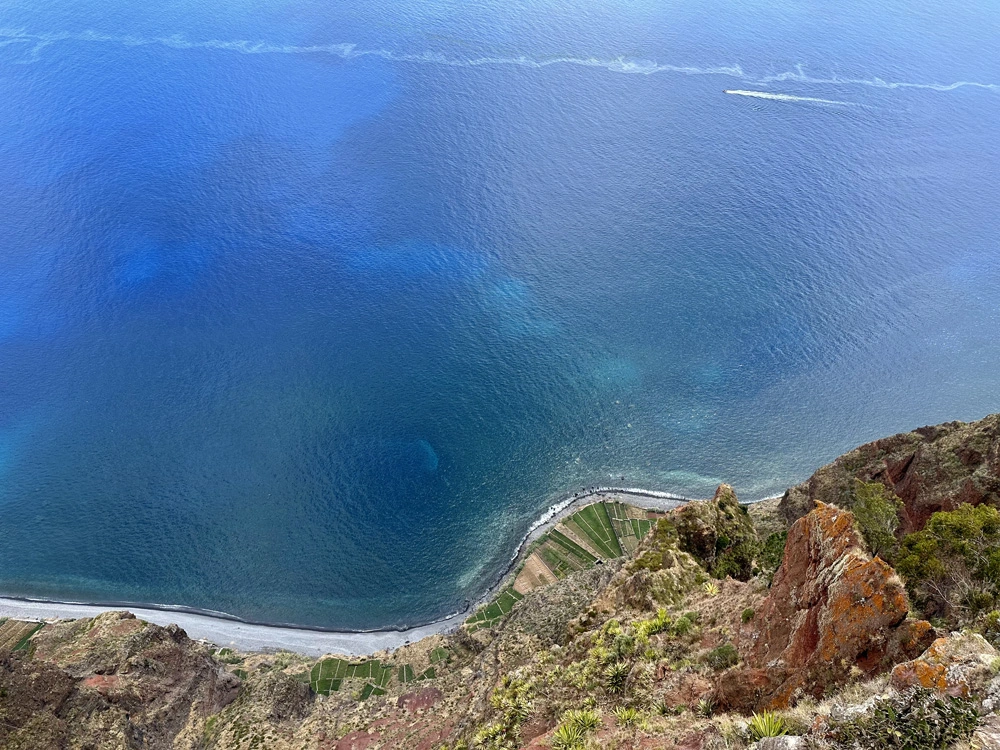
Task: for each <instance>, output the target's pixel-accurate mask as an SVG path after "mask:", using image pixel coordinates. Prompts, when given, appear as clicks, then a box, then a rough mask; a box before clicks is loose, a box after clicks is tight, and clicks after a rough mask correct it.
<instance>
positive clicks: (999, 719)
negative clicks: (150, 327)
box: [969, 714, 1000, 750]
mask: <svg viewBox="0 0 1000 750" xmlns="http://www.w3.org/2000/svg"><path fill="white" fill-rule="evenodd" d="M969 748H970V750H1000V716H997V715H996V714H991V715H990V716H987V717H986V718H985V719H984V720H983V723H982V724H981V725H980V726H979V728H978V729H976V731H975V732H974V733H973V735H972V739H971V740H969Z"/></svg>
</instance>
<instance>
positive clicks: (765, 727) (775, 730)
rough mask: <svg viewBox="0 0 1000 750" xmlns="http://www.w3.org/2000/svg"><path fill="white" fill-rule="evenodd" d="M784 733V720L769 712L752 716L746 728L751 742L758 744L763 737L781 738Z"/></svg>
mask: <svg viewBox="0 0 1000 750" xmlns="http://www.w3.org/2000/svg"><path fill="white" fill-rule="evenodd" d="M786 731H787V730H786V729H785V720H784V719H782V718H781V717H780V716H778V715H777V714H776V713H773V712H771V711H764V712H763V713H759V714H754V715H753V716H751V717H750V723H749V725H748V726H747V733H748V734H749V735H750V741H751V742H758V741H759V740H762V739H764V738H765V737H781V736H782V735H784V734H785V732H786Z"/></svg>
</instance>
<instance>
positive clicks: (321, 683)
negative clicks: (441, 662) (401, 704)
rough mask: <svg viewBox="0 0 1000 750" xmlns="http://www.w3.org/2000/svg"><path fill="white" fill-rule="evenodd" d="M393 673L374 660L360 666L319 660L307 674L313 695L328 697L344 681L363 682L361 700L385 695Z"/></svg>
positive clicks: (392, 670)
mask: <svg viewBox="0 0 1000 750" xmlns="http://www.w3.org/2000/svg"><path fill="white" fill-rule="evenodd" d="M395 671H396V670H395V669H393V668H392V667H391V666H388V665H386V664H382V663H380V662H378V661H376V660H374V659H370V660H368V661H363V662H361V663H360V664H352V663H350V662H348V661H345V660H343V659H321V660H320V661H318V662H316V664H315V665H313V668H312V670H310V672H309V687H311V688H312V689H313V692H315V693H318V694H320V695H329V694H330V693H332V692H335V691H337V690H340V688H341V686H342V685H343V684H344V680H364V681H365V686H364V687H363V688H362V690H361V695H362V697H363V698H368V697H370V696H372V695H385V687H386V686H387V685H388V684H389V680H391V679H392V676H393V674H394V673H395ZM411 671H412V670H411ZM366 693H367V694H366Z"/></svg>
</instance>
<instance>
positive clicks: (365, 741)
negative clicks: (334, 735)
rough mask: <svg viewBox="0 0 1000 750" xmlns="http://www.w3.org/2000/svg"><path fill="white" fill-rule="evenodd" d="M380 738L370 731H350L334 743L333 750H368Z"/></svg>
mask: <svg viewBox="0 0 1000 750" xmlns="http://www.w3.org/2000/svg"><path fill="white" fill-rule="evenodd" d="M380 739H381V738H380V737H379V736H378V735H377V734H371V733H370V732H351V733H349V734H345V735H344V736H343V737H341V738H340V741H339V742H337V744H336V745H334V746H333V747H334V750H368V748H370V747H372V746H374V745H375V743H377V742H378V741H379V740H380Z"/></svg>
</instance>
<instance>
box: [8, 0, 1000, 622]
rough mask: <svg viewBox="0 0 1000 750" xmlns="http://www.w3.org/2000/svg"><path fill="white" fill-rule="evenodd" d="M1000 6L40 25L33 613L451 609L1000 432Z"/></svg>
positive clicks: (13, 139) (18, 453) (28, 81)
mask: <svg viewBox="0 0 1000 750" xmlns="http://www.w3.org/2000/svg"><path fill="white" fill-rule="evenodd" d="M998 19H1000V14H998V12H997V10H996V8H995V7H993V5H992V4H990V3H987V2H979V3H969V4H966V5H964V6H963V7H961V8H947V9H942V8H941V7H939V6H932V5H930V4H924V5H920V4H919V3H918V4H917V5H913V4H912V3H907V4H902V3H889V4H882V5H880V6H878V7H874V6H870V5H868V4H861V3H847V4H842V5H840V6H838V7H837V8H836V9H831V8H829V7H827V6H826V5H823V4H818V3H811V2H807V3H795V4H791V3H783V2H760V1H757V2H722V1H719V2H702V3H697V4H687V5H685V6H683V7H668V6H665V5H664V4H662V3H653V2H645V1H641V2H628V3H626V2H619V1H618V0H614V1H613V2H608V3H602V4H600V5H597V4H594V5H574V6H570V5H567V4H564V3H556V2H537V1H533V2H514V3H509V2H507V3H480V4H476V5H475V6H474V7H470V6H469V4H462V3H445V2H439V1H436V0H435V1H433V2H432V1H430V0H424V1H422V2H402V3H393V4H392V5H391V6H389V5H388V4H385V3H374V2H362V3H355V4H351V5H347V4H341V3H333V4H331V3H314V2H309V1H305V0H282V1H280V2H279V1H277V0H275V1H273V2H257V3H239V2H221V3H215V4H211V5H207V4H201V3H193V2H189V1H188V0H180V1H179V2H176V3H172V4H169V5H167V6H164V5H162V4H154V3H137V2H129V3H124V2H102V3H96V2H93V0H73V1H64V2H56V3H45V4H42V3H40V2H37V1H36V0H16V1H15V2H13V3H8V4H6V5H5V6H4V8H3V9H0V97H2V101H4V103H5V105H4V107H3V108H2V109H0V196H2V198H3V200H2V201H0V228H2V230H3V235H2V236H3V242H2V243H0V270H2V275H0V382H2V384H3V385H2V388H0V523H2V537H0V592H3V593H8V594H19V595H32V596H47V597H52V598H60V599H77V600H80V599H83V600H93V601H130V602H147V603H163V604H179V605H186V606H189V607H194V608H203V609H212V610H222V611H225V612H229V613H232V614H235V615H238V616H241V617H245V618H249V619H254V620H261V621H270V622H291V623H298V624H305V625H312V626H321V627H339V628H370V627H378V626H386V625H400V624H406V623H409V624H413V623H415V622H422V621H427V620H430V619H433V618H435V617H438V616H440V615H442V614H445V613H448V612H451V611H454V610H455V609H457V608H460V607H461V606H463V604H464V603H465V602H466V601H467V600H469V599H472V598H475V596H476V595H477V594H478V593H480V592H481V591H482V590H483V589H484V587H485V586H486V585H487V584H488V583H489V582H490V581H491V580H492V577H493V576H494V575H495V574H496V571H497V570H499V569H500V568H501V567H502V566H503V564H504V563H505V562H506V560H507V559H508V558H509V556H510V554H511V552H512V550H513V549H514V547H515V545H516V544H517V542H518V540H519V539H520V538H521V536H522V535H523V533H524V531H525V530H526V529H527V528H528V526H529V525H530V524H531V522H532V521H533V520H534V519H535V518H536V517H537V516H538V515H539V514H540V513H541V512H542V511H543V510H544V509H545V508H546V507H547V506H548V505H549V504H550V503H551V502H552V501H553V499H554V498H558V497H562V496H565V495H566V494H568V493H572V492H573V491H575V490H578V489H579V488H580V487H583V486H591V485H608V484H611V485H622V484H624V485H626V486H644V487H649V488H653V489H658V490H663V491H669V492H674V493H678V494H682V495H686V496H702V495H706V494H709V493H710V492H711V491H712V490H713V489H714V487H715V485H716V484H717V483H718V482H720V481H727V482H730V483H732V484H734V485H735V486H736V488H737V491H738V492H739V493H740V496H741V497H742V498H744V499H756V498H761V497H764V496H767V495H770V494H774V493H777V492H780V491H782V490H783V489H784V488H785V487H786V486H788V485H790V484H792V483H794V482H796V481H799V480H801V479H802V478H804V477H806V476H808V475H809V474H810V473H811V472H812V471H813V470H814V469H815V468H816V467H817V466H818V465H820V464H822V463H824V462H825V461H827V460H830V459H832V458H833V457H835V456H836V455H838V454H839V453H841V452H843V451H844V450H846V449H849V448H850V447H852V446H853V445H855V444H858V443H860V442H863V441H866V440H869V439H873V438H875V437H878V436H880V435H883V434H887V433H891V432H894V431H897V430H901V429H909V428H912V427H915V426H918V425H920V424H927V423H934V422H939V421H943V420H947V419H954V418H964V419H972V418H976V417H979V416H982V415H983V414H986V413H988V412H990V411H996V410H997V409H998V408H1000V399H998V392H1000V390H998V385H1000V375H998V372H1000V367H998V365H1000V337H998V336H997V330H998V318H1000V311H998V307H1000V304H998V299H1000V295H997V293H996V290H997V288H998V286H1000V260H998V250H1000V219H998V216H1000V210H998V209H1000V200H998V198H1000V190H998V188H997V184H996V177H995V175H996V174H998V173H1000V146H998V145H997V144H998V143H1000V139H998V135H1000V132H998V128H1000V126H998V124H997V123H1000V117H998V115H1000V61H998V60H997V58H996V56H995V55H992V54H990V53H989V52H990V50H991V49H992V48H993V47H995V41H996V39H997V38H1000V20H998ZM726 90H740V91H750V92H757V94H759V93H761V92H763V93H764V94H765V95H766V96H765V97H763V98H762V97H760V96H759V95H756V96H747V95H741V94H726V93H724V91H726Z"/></svg>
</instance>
